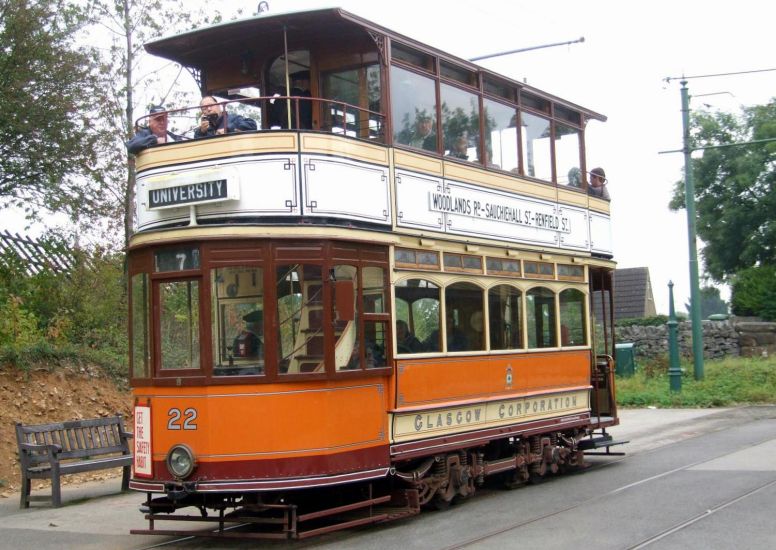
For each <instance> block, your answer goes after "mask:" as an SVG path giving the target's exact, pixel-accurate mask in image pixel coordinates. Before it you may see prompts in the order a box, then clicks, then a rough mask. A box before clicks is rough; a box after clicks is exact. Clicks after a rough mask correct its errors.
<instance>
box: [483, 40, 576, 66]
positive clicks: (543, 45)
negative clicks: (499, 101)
mask: <svg viewBox="0 0 776 550" xmlns="http://www.w3.org/2000/svg"><path fill="white" fill-rule="evenodd" d="M584 41H585V37H584V36H580V37H579V38H577V39H576V40H568V41H566V42H553V43H552V44H542V45H541V46H529V47H527V48H518V49H516V50H508V51H506V52H498V53H489V54H486V55H478V56H477V57H470V58H469V61H482V60H483V59H490V58H491V57H501V56H502V55H511V54H513V53H521V52H530V51H531V50H541V49H543V48H554V47H555V46H569V45H571V44H579V43H581V42H584Z"/></svg>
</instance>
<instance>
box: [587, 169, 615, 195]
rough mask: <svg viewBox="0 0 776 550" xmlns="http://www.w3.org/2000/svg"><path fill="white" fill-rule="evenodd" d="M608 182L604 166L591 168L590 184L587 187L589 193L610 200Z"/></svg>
mask: <svg viewBox="0 0 776 550" xmlns="http://www.w3.org/2000/svg"><path fill="white" fill-rule="evenodd" d="M606 182H607V180H606V172H604V169H603V168H593V169H592V170H590V185H589V186H588V187H587V193H588V195H591V196H593V197H600V198H602V199H604V200H607V201H608V200H610V199H609V190H608V189H607V188H606Z"/></svg>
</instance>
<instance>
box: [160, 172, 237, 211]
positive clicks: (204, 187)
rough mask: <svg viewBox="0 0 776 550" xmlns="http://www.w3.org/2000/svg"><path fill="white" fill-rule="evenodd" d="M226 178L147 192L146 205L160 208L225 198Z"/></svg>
mask: <svg viewBox="0 0 776 550" xmlns="http://www.w3.org/2000/svg"><path fill="white" fill-rule="evenodd" d="M226 198H227V193H226V180H225V179H224V180H215V181H203V182H202V183H190V184H187V185H178V186H175V187H166V188H164V189H152V190H150V191H149V192H148V207H149V208H162V207H165V206H178V205H182V204H195V203H198V202H211V201H214V200H221V199H226Z"/></svg>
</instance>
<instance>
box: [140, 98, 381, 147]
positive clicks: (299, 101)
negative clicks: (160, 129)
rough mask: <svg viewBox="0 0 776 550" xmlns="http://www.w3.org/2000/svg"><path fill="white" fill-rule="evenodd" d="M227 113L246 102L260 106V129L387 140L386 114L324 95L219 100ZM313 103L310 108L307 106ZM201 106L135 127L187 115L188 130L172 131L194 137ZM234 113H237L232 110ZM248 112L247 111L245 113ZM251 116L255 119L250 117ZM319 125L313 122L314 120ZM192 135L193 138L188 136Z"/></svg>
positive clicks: (169, 112) (147, 117) (171, 111)
mask: <svg viewBox="0 0 776 550" xmlns="http://www.w3.org/2000/svg"><path fill="white" fill-rule="evenodd" d="M216 105H220V106H221V107H222V108H223V110H224V113H225V118H226V121H227V123H228V120H229V115H230V112H229V109H228V108H229V107H230V106H235V107H236V108H240V106H242V105H245V106H248V107H253V108H255V109H256V113H257V114H258V115H259V116H258V117H257V118H258V120H256V118H254V120H256V123H257V126H258V130H289V129H290V130H311V131H324V132H333V133H335V134H339V135H344V136H347V137H355V138H359V139H368V140H371V141H378V142H380V143H384V142H385V114H383V113H379V112H377V111H372V110H369V109H365V108H363V107H359V106H357V105H352V104H350V103H347V102H345V101H339V100H334V99H328V98H322V97H304V96H284V95H279V94H275V95H272V96H260V97H250V98H240V99H230V100H225V101H219V102H218V103H216ZM288 105H291V107H292V109H291V111H292V115H293V116H291V117H290V118H291V127H290V128H289V127H288V118H289V117H288V115H287V113H286V110H285V109H286V108H287V106H288ZM306 106H309V109H308V108H307V107H306ZM200 109H201V108H200V106H199V105H196V106H187V107H180V108H176V109H169V110H166V111H160V112H158V113H153V114H146V115H143V116H141V117H139V118H137V119H136V120H135V129H137V128H140V127H143V126H147V125H148V122H149V121H150V119H151V118H152V117H156V116H159V115H167V116H168V117H169V116H184V117H190V118H191V119H192V120H194V121H195V122H194V124H193V125H192V126H191V127H190V128H187V129H177V130H178V132H179V133H178V134H176V133H175V129H173V130H171V132H172V133H173V134H175V135H176V136H177V137H181V138H184V139H186V138H188V139H194V138H193V132H194V130H196V128H197V127H198V121H199V111H200ZM303 112H305V113H309V114H310V120H302V118H303V116H301V115H302V113H303ZM231 114H236V113H235V112H234V111H232V113H231ZM247 114H248V113H243V116H245V115H247ZM249 118H253V117H250V116H249ZM314 120H315V121H316V122H317V124H313V121H314ZM189 134H192V136H191V137H188V135H189Z"/></svg>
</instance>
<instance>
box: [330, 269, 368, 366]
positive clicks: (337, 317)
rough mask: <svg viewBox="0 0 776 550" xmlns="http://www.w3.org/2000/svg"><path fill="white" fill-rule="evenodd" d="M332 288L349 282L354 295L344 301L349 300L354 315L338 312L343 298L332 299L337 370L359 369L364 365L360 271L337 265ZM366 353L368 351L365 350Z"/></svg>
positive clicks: (332, 278)
mask: <svg viewBox="0 0 776 550" xmlns="http://www.w3.org/2000/svg"><path fill="white" fill-rule="evenodd" d="M330 278H331V280H332V283H333V285H332V288H334V284H337V283H341V282H349V283H350V286H349V288H350V289H352V290H351V292H352V295H351V296H350V297H349V298H348V297H347V296H345V297H344V299H346V300H349V302H350V304H349V305H350V308H351V311H353V312H354V315H345V316H343V315H341V314H340V313H339V311H337V304H336V302H337V301H338V300H342V299H343V297H340V296H337V299H336V300H335V299H332V300H331V304H332V308H333V310H332V312H331V313H332V315H331V318H332V321H333V324H334V364H335V367H336V370H338V371H341V370H353V369H358V368H360V367H361V365H362V362H361V361H362V357H361V349H360V346H359V342H360V341H361V334H360V331H359V323H360V317H361V315H360V312H359V311H358V308H357V301H358V284H357V283H358V269H356V268H355V267H353V266H352V265H337V266H334V267H333V268H332V270H331V276H330ZM365 351H366V350H365Z"/></svg>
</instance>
